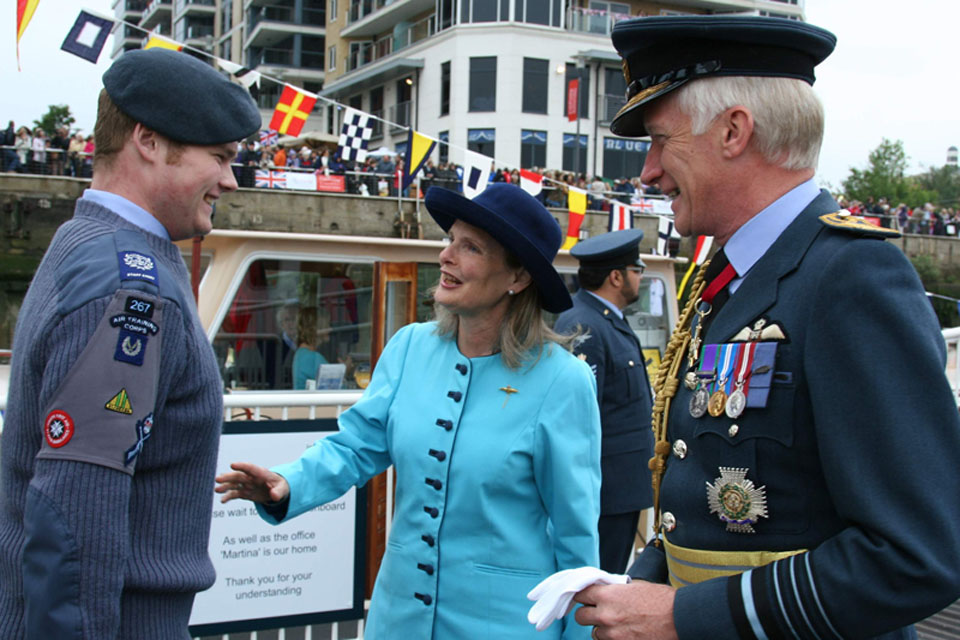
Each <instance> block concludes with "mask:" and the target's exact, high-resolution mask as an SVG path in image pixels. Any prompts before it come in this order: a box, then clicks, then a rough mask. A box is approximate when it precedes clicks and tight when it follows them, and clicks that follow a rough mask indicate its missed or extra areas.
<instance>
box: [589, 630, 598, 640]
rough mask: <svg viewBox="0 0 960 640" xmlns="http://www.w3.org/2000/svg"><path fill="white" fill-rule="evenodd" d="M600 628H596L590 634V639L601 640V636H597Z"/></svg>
mask: <svg viewBox="0 0 960 640" xmlns="http://www.w3.org/2000/svg"><path fill="white" fill-rule="evenodd" d="M599 628H600V627H594V628H593V631H591V632H590V637H591V638H593V640H600V636H598V635H597V630H598V629H599Z"/></svg>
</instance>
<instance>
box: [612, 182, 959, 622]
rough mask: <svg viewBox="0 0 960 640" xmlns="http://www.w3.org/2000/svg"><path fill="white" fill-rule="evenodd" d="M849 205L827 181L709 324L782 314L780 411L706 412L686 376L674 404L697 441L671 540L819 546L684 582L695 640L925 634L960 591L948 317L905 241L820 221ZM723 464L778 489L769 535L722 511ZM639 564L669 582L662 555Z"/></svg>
mask: <svg viewBox="0 0 960 640" xmlns="http://www.w3.org/2000/svg"><path fill="white" fill-rule="evenodd" d="M838 208H839V207H838V205H837V203H836V202H834V200H833V199H832V198H831V197H830V196H829V195H828V194H827V193H826V192H822V193H821V194H820V196H818V197H817V198H816V199H815V200H814V201H813V202H812V203H811V204H810V205H809V206H808V207H807V208H806V209H805V210H804V211H803V212H802V213H801V214H800V215H799V217H798V218H797V219H796V220H795V221H794V222H793V223H792V224H791V225H790V226H789V227H788V228H787V229H786V230H785V231H784V232H783V234H782V235H781V236H780V237H779V238H778V239H777V240H776V242H775V243H774V245H773V246H772V247H771V248H770V250H769V251H768V252H767V253H766V254H765V255H764V256H763V257H762V258H761V259H760V260H759V261H758V262H757V263H756V264H755V265H754V267H753V268H752V269H751V270H750V271H749V273H747V275H746V277H745V279H744V280H743V282H742V284H741V286H740V288H739V289H738V290H737V291H736V292H735V293H734V294H733V295H732V296H731V298H730V300H729V301H728V302H727V303H726V305H725V306H724V307H723V308H722V309H721V310H720V311H719V313H718V314H717V316H716V317H715V318H714V320H713V323H712V324H711V325H710V326H709V328H708V331H707V335H706V340H705V343H707V344H709V343H723V342H729V341H730V339H731V338H732V337H733V336H734V335H735V334H737V333H738V332H740V330H741V329H743V328H744V327H753V326H754V325H755V323H756V321H757V320H758V319H760V318H764V319H766V321H767V325H768V326H769V325H771V324H774V323H775V324H777V325H779V326H780V327H781V328H782V331H783V333H784V336H785V339H783V340H779V341H778V348H777V354H776V365H775V371H776V373H775V375H774V377H773V381H772V384H771V390H770V394H769V399H768V402H767V404H766V407H765V408H748V409H746V410H745V411H744V413H743V414H742V415H741V416H740V417H739V418H737V419H736V420H733V419H730V418H728V417H726V416H722V417H720V418H714V417H711V416H710V415H709V414H707V415H705V416H703V417H701V418H693V417H692V416H691V415H690V412H689V409H688V402H689V400H690V394H691V392H690V391H689V390H688V389H686V388H685V387H684V386H683V385H682V384H681V385H680V390H679V391H678V392H677V395H676V397H675V398H674V400H673V403H672V407H671V411H670V420H669V430H668V437H669V439H670V441H671V444H674V443H675V442H676V441H677V440H678V439H682V440H684V441H685V443H686V445H687V448H686V451H685V455H684V456H683V457H680V456H679V455H675V454H671V455H670V457H669V459H668V460H667V469H666V474H665V476H664V478H663V488H662V493H661V502H660V504H661V511H662V512H663V513H666V512H669V513H671V514H672V515H673V517H674V518H675V522H676V526H675V528H674V529H673V530H672V531H669V532H667V534H666V535H667V537H668V539H669V540H670V542H671V543H674V544H677V545H680V546H683V547H688V548H693V549H707V550H715V551H738V550H750V551H752V550H773V551H778V550H795V549H807V550H808V551H807V552H805V553H801V554H800V555H796V556H793V557H791V558H787V559H783V560H778V561H776V562H773V563H772V564H768V565H766V566H763V567H760V568H757V569H754V570H752V571H748V572H746V573H743V574H739V575H736V576H733V577H730V578H714V579H712V580H707V581H706V582H701V583H699V584H694V585H691V586H685V587H682V588H681V589H679V590H678V591H677V599H676V602H675V610H674V620H675V622H676V625H677V630H678V633H679V636H680V638H681V640H692V639H697V640H700V639H702V638H711V639H713V640H728V639H733V638H822V639H828V638H829V639H835V638H872V637H882V638H910V637H916V636H915V635H914V632H913V630H912V628H911V627H909V626H908V625H910V624H911V623H912V622H914V621H917V620H920V619H922V618H924V617H927V616H929V615H931V614H933V613H934V612H936V611H938V610H939V609H941V608H942V607H944V606H946V605H947V604H949V603H950V602H952V601H953V600H955V599H956V598H957V597H958V595H960V493H958V490H957V480H958V478H960V420H958V414H957V406H956V403H955V400H954V398H953V396H952V393H951V391H950V388H949V385H948V383H947V380H946V377H945V375H944V366H945V348H944V341H943V338H942V335H941V332H940V327H939V326H938V323H937V319H936V317H935V315H934V313H933V311H932V309H931V307H930V303H929V302H928V300H927V298H926V296H925V295H924V290H923V286H922V284H921V282H920V279H919V278H918V277H917V274H916V272H915V270H914V269H913V267H912V266H911V265H910V263H909V261H908V260H907V258H906V257H905V256H904V254H903V253H902V252H901V251H900V249H898V248H897V247H896V246H894V245H893V244H890V243H887V242H883V241H882V240H881V239H879V238H877V237H870V236H871V234H870V232H858V231H856V230H851V229H838V228H833V227H831V226H829V225H827V224H825V223H824V222H823V221H821V220H820V216H821V215H823V214H827V213H830V212H834V211H836V210H837V209H838ZM733 424H736V425H737V427H738V428H737V429H731V428H730V427H731V426H732V425H733ZM674 450H676V449H674ZM720 467H727V468H742V469H747V470H748V471H747V476H746V477H747V479H749V480H751V481H752V482H753V483H754V484H755V485H756V486H757V487H760V486H763V487H765V493H766V503H767V508H768V516H769V517H767V518H760V519H759V521H758V522H757V523H756V524H754V525H753V528H754V530H755V533H740V532H736V531H729V530H728V529H727V528H726V526H725V524H724V523H723V522H721V521H720V519H719V518H718V516H717V514H715V513H711V512H710V508H709V507H708V502H707V491H706V488H705V485H706V483H713V482H714V481H715V480H716V479H717V478H718V476H720V471H719V469H720ZM631 574H632V575H634V576H635V577H643V578H646V579H651V580H660V581H662V580H664V579H665V574H666V571H665V567H664V563H663V553H662V551H660V550H659V549H656V548H653V547H652V546H651V547H648V548H647V549H646V550H645V551H644V553H643V554H642V555H641V557H640V559H639V560H638V561H637V563H636V564H635V565H634V567H632V568H631Z"/></svg>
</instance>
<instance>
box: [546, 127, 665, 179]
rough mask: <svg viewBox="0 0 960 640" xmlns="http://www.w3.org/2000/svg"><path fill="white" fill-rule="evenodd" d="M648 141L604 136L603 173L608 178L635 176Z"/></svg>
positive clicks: (641, 165) (641, 163) (648, 144)
mask: <svg viewBox="0 0 960 640" xmlns="http://www.w3.org/2000/svg"><path fill="white" fill-rule="evenodd" d="M649 148H650V143H649V142H644V141H642V140H627V139H624V138H613V137H604V139H603V175H605V176H606V177H608V178H612V179H616V178H636V177H637V176H639V175H640V172H641V171H643V161H644V160H646V159H647V150H648V149H649ZM564 157H566V156H564Z"/></svg>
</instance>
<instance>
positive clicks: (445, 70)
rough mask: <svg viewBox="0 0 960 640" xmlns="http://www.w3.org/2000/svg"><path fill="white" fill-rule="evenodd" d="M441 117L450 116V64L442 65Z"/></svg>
mask: <svg viewBox="0 0 960 640" xmlns="http://www.w3.org/2000/svg"><path fill="white" fill-rule="evenodd" d="M440 115H442V116H446V115H450V62H449V61H447V62H444V63H443V64H441V65H440Z"/></svg>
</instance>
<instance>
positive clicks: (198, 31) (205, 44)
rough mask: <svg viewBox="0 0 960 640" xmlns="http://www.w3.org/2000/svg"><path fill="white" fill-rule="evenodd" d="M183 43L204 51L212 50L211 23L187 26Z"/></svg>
mask: <svg viewBox="0 0 960 640" xmlns="http://www.w3.org/2000/svg"><path fill="white" fill-rule="evenodd" d="M186 35H187V37H186V40H185V41H184V44H186V45H189V46H191V47H196V48H198V49H203V50H205V51H211V50H213V25H212V24H193V25H190V26H188V27H187V34H186Z"/></svg>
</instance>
